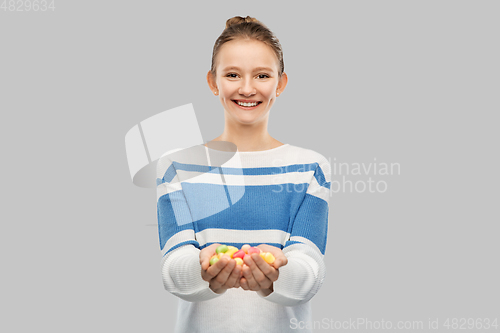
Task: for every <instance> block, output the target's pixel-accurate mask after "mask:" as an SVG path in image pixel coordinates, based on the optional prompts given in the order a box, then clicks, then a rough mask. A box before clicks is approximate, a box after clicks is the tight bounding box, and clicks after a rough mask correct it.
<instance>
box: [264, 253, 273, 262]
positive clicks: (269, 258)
mask: <svg viewBox="0 0 500 333" xmlns="http://www.w3.org/2000/svg"><path fill="white" fill-rule="evenodd" d="M274 259H275V258H274V256H273V254H272V253H271V252H266V254H265V255H264V260H265V261H266V262H267V263H268V264H272V263H273V262H274Z"/></svg>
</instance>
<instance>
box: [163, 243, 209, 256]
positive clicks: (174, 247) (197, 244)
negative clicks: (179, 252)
mask: <svg viewBox="0 0 500 333" xmlns="http://www.w3.org/2000/svg"><path fill="white" fill-rule="evenodd" d="M186 244H193V245H194V246H195V247H197V248H200V244H199V243H198V242H197V241H195V240H188V241H185V242H181V243H177V244H176V245H174V246H172V247H171V248H170V249H169V250H168V251H167V252H165V254H164V255H163V256H165V255H166V254H167V253H169V252H171V251H173V250H175V249H176V248H178V247H181V246H183V245H186ZM162 250H163V248H162Z"/></svg>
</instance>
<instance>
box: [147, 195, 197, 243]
mask: <svg viewBox="0 0 500 333" xmlns="http://www.w3.org/2000/svg"><path fill="white" fill-rule="evenodd" d="M173 205H174V206H175V212H174V207H173ZM156 206H157V218H158V234H159V238H160V249H162V250H163V247H165V244H166V243H167V240H168V239H169V238H170V237H172V236H173V235H175V234H176V233H178V232H180V231H182V230H192V229H193V226H192V223H191V222H192V219H191V215H190V213H189V208H187V210H186V207H187V205H186V204H185V201H184V200H183V197H182V191H176V192H172V193H168V194H166V195H162V196H161V197H160V198H159V199H158V203H157V205H156Z"/></svg>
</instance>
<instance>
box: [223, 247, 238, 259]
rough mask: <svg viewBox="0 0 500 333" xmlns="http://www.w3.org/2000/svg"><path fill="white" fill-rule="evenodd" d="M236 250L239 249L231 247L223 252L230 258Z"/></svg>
mask: <svg viewBox="0 0 500 333" xmlns="http://www.w3.org/2000/svg"><path fill="white" fill-rule="evenodd" d="M228 247H229V246H228ZM238 251H239V250H238V249H233V248H231V249H229V250H227V251H226V253H224V254H227V255H228V256H230V257H231V258H232V257H233V254H235V253H236V252H238Z"/></svg>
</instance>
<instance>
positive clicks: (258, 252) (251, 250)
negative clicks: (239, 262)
mask: <svg viewBox="0 0 500 333" xmlns="http://www.w3.org/2000/svg"><path fill="white" fill-rule="evenodd" d="M260 252H261V250H260V249H259V248H257V247H251V248H249V249H248V251H247V253H248V254H252V253H257V254H260Z"/></svg>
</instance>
